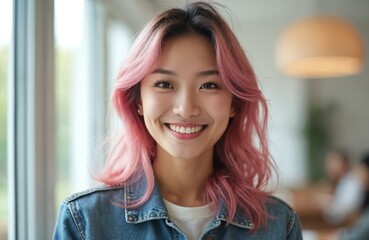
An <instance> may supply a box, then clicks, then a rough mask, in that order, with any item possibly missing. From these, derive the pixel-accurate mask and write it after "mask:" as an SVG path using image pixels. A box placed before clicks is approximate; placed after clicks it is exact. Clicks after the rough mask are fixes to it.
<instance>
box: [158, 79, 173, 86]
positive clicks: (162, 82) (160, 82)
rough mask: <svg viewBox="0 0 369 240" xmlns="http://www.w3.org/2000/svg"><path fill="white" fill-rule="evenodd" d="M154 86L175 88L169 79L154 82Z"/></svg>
mask: <svg viewBox="0 0 369 240" xmlns="http://www.w3.org/2000/svg"><path fill="white" fill-rule="evenodd" d="M154 87H158V88H173V86H172V84H171V83H170V82H168V81H164V80H160V81H157V82H155V83H154Z"/></svg>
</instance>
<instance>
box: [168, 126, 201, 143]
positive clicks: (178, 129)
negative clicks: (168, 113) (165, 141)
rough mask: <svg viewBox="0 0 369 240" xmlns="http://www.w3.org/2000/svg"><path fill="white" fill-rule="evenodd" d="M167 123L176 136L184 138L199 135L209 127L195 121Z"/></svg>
mask: <svg viewBox="0 0 369 240" xmlns="http://www.w3.org/2000/svg"><path fill="white" fill-rule="evenodd" d="M165 125H166V127H167V128H168V129H169V130H170V132H171V133H172V134H173V135H174V136H175V137H177V138H179V139H182V140H190V139H194V138H196V137H198V136H199V135H200V134H202V132H203V130H205V129H206V127H207V125H202V124H193V123H167V124H165Z"/></svg>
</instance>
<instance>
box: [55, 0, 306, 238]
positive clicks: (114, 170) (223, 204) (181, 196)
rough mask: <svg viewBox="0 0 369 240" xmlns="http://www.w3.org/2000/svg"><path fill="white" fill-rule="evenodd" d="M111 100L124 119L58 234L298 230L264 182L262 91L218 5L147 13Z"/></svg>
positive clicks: (232, 234)
mask: <svg viewBox="0 0 369 240" xmlns="http://www.w3.org/2000/svg"><path fill="white" fill-rule="evenodd" d="M112 100H113V104H114V107H115V110H116V111H117V113H118V114H119V116H120V119H121V121H122V130H121V132H120V135H119V137H118V140H117V141H116V143H115V144H114V145H113V146H112V149H111V151H110V154H109V155H108V157H107V162H106V167H105V169H104V170H103V172H102V173H101V175H100V179H101V181H102V182H103V183H105V185H104V186H102V187H99V188H94V189H90V190H88V191H86V192H83V193H78V194H75V195H73V196H71V197H70V198H68V199H66V200H65V201H64V203H63V204H62V206H61V209H60V213H59V217H58V220H57V224H56V229H55V235H54V238H55V239H135V240H139V239H165V240H166V239H291V240H292V239H294V240H296V239H302V237H301V231H300V226H299V222H298V219H297V216H296V215H295V213H294V212H293V210H292V209H291V208H290V207H289V206H288V205H286V204H285V203H283V202H282V201H280V200H278V199H276V198H274V197H271V196H270V193H269V192H266V191H265V190H264V188H265V185H266V184H267V182H268V180H269V178H270V175H271V170H272V164H271V161H270V156H269V151H268V145H267V142H266V121H267V117H268V115H267V105H266V101H265V99H264V97H263V95H262V93H261V91H260V89H259V87H258V83H257V80H256V77H255V74H254V72H253V69H252V67H251V66H250V63H249V62H248V60H247V58H246V56H245V54H244V52H243V50H242V48H241V46H240V44H239V42H238V41H237V39H236V37H235V35H234V34H233V32H232V31H231V29H230V28H229V26H228V25H227V24H226V22H225V21H224V19H223V18H222V17H221V16H220V14H219V13H218V12H217V11H216V9H215V8H214V6H212V5H210V4H208V3H203V2H197V3H192V4H189V5H187V6H186V8H185V9H184V10H182V9H170V10H168V11H165V12H163V13H162V14H160V15H159V16H157V17H156V18H155V19H153V20H152V21H151V22H150V23H149V24H148V25H147V26H146V27H145V28H144V29H143V30H142V32H141V33H140V34H139V36H138V37H137V39H136V41H135V43H134V45H133V47H132V50H131V52H130V54H129V56H128V59H127V62H126V63H125V64H124V66H123V67H122V69H121V71H120V74H119V77H118V79H117V80H116V84H115V90H114V93H113V97H112Z"/></svg>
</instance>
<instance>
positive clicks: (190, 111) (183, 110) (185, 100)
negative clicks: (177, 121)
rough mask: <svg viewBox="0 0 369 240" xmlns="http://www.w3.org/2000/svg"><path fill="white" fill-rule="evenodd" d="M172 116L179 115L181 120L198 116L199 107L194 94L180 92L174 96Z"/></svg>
mask: <svg viewBox="0 0 369 240" xmlns="http://www.w3.org/2000/svg"><path fill="white" fill-rule="evenodd" d="M173 112H174V114H177V115H180V116H181V117H183V118H190V117H193V116H197V115H199V114H200V107H199V105H198V99H197V96H196V94H194V93H191V92H190V91H182V92H181V93H178V95H177V96H176V101H175V104H174V107H173Z"/></svg>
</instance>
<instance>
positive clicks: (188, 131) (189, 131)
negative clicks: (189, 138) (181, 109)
mask: <svg viewBox="0 0 369 240" xmlns="http://www.w3.org/2000/svg"><path fill="white" fill-rule="evenodd" d="M169 127H170V129H171V130H172V131H174V132H178V133H184V134H192V133H197V132H200V131H201V130H202V129H203V126H196V127H186V128H185V127H180V126H176V125H172V124H170V125H169Z"/></svg>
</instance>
